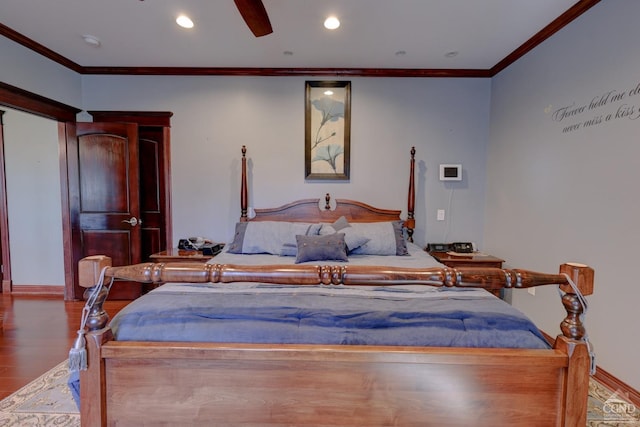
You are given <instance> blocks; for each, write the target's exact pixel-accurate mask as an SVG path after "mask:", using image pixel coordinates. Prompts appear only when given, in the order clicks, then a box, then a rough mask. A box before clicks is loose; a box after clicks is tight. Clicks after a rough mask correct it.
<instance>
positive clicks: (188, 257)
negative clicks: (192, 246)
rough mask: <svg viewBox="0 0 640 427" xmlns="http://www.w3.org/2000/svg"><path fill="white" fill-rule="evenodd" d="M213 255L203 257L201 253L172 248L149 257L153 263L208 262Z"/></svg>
mask: <svg viewBox="0 0 640 427" xmlns="http://www.w3.org/2000/svg"><path fill="white" fill-rule="evenodd" d="M211 258H213V256H212V255H203V254H202V252H200V251H190V250H185V249H177V248H171V249H167V250H166V251H162V252H158V253H155V254H153V255H150V256H149V261H151V262H185V261H186V262H207V261H209V260H210V259H211Z"/></svg>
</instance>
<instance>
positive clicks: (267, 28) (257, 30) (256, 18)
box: [233, 0, 273, 37]
mask: <svg viewBox="0 0 640 427" xmlns="http://www.w3.org/2000/svg"><path fill="white" fill-rule="evenodd" d="M233 1H234V2H235V3H236V6H237V7H238V11H240V15H242V18H243V19H244V22H246V23H247V25H248V26H249V29H250V30H251V32H252V33H253V34H254V35H255V36H256V37H262V36H266V35H267V34H271V33H273V28H271V21H269V15H267V10H266V9H265V8H264V5H263V4H262V0H233Z"/></svg>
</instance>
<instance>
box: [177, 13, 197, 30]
mask: <svg viewBox="0 0 640 427" xmlns="http://www.w3.org/2000/svg"><path fill="white" fill-rule="evenodd" d="M176 23H177V24H178V25H180V26H181V27H182V28H193V21H192V20H191V19H190V18H189V17H188V16H187V15H180V16H178V17H177V18H176Z"/></svg>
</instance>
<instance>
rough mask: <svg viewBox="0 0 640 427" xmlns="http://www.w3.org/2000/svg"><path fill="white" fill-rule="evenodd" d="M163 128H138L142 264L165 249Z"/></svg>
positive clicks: (164, 129)
mask: <svg viewBox="0 0 640 427" xmlns="http://www.w3.org/2000/svg"><path fill="white" fill-rule="evenodd" d="M166 130H167V128H165V127H150V126H140V127H139V128H138V131H139V132H138V133H139V136H138V150H139V162H140V163H139V164H140V217H141V219H142V230H141V232H142V260H143V261H147V260H148V259H149V256H151V255H152V254H154V253H157V252H160V251H163V250H165V249H167V235H166V231H165V230H166V228H167V227H166V215H165V209H164V205H165V204H164V200H165V185H164V184H165V178H164V177H165V174H166V172H167V171H166V170H165V168H164V162H163V159H164V158H165V153H164V143H163V142H164V140H165V131H166Z"/></svg>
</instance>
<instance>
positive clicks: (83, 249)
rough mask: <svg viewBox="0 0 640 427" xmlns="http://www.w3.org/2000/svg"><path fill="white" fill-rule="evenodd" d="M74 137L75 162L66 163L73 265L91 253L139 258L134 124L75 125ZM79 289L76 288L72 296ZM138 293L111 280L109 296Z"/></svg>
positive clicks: (122, 260) (119, 259) (126, 260)
mask: <svg viewBox="0 0 640 427" xmlns="http://www.w3.org/2000/svg"><path fill="white" fill-rule="evenodd" d="M76 135H77V144H76V147H75V151H74V156H73V158H74V159H76V160H77V164H75V163H72V164H70V165H69V182H70V195H71V197H70V199H71V200H72V203H71V204H72V205H74V206H73V207H72V209H71V216H72V224H71V225H72V229H73V230H74V231H76V238H75V239H74V241H75V242H76V243H77V244H79V249H78V250H75V251H74V265H77V263H78V261H79V260H80V258H82V257H85V256H89V255H96V254H104V255H108V256H110V257H111V258H112V259H113V265H114V266H117V265H126V264H134V263H139V262H141V261H142V251H141V224H140V220H141V215H140V193H139V163H138V126H137V125H136V124H132V123H78V124H77V128H76ZM72 181H74V182H75V184H76V185H75V186H72V185H71V183H72ZM74 187H75V188H74ZM74 196H75V197H74ZM74 286H76V287H77V286H78V285H77V283H76V284H74ZM81 293H82V290H81V289H77V292H75V294H76V297H81ZM140 293H141V287H140V285H139V284H138V285H135V284H132V283H122V284H120V283H117V282H116V284H114V286H113V287H112V289H111V293H110V298H112V299H130V298H131V299H133V298H136V297H138V296H139V295H140Z"/></svg>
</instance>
